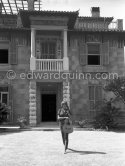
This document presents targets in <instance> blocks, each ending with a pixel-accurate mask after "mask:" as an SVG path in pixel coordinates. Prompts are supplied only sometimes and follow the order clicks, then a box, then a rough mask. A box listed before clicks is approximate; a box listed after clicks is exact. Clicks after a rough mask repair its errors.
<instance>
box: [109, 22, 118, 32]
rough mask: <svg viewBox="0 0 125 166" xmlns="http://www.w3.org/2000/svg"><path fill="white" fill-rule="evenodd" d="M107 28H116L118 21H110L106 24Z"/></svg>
mask: <svg viewBox="0 0 125 166" xmlns="http://www.w3.org/2000/svg"><path fill="white" fill-rule="evenodd" d="M108 28H109V29H116V30H117V29H118V23H117V22H116V21H115V22H111V23H110V24H109V26H108Z"/></svg>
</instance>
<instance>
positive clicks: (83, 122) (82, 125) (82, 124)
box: [78, 120, 87, 128]
mask: <svg viewBox="0 0 125 166" xmlns="http://www.w3.org/2000/svg"><path fill="white" fill-rule="evenodd" d="M86 123H87V120H80V121H78V125H79V126H80V127H81V128H83V127H84V126H85V124H86Z"/></svg>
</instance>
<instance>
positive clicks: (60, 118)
mask: <svg viewBox="0 0 125 166" xmlns="http://www.w3.org/2000/svg"><path fill="white" fill-rule="evenodd" d="M68 118H69V117H60V116H59V115H58V117H57V119H58V120H63V119H68Z"/></svg>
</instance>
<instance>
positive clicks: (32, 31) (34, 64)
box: [30, 28, 36, 71]
mask: <svg viewBox="0 0 125 166" xmlns="http://www.w3.org/2000/svg"><path fill="white" fill-rule="evenodd" d="M35 59H36V58H35V29H33V28H31V57H30V70H32V71H33V70H36V61H35Z"/></svg>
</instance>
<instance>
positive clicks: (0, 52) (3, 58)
mask: <svg viewBox="0 0 125 166" xmlns="http://www.w3.org/2000/svg"><path fill="white" fill-rule="evenodd" d="M8 63H9V42H8V41H0V64H8Z"/></svg>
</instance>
